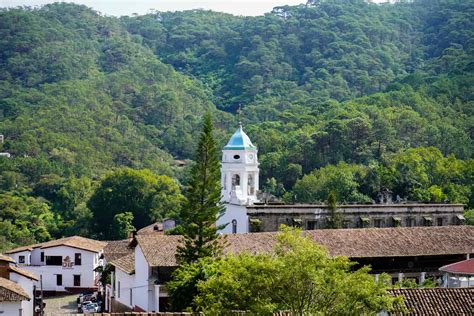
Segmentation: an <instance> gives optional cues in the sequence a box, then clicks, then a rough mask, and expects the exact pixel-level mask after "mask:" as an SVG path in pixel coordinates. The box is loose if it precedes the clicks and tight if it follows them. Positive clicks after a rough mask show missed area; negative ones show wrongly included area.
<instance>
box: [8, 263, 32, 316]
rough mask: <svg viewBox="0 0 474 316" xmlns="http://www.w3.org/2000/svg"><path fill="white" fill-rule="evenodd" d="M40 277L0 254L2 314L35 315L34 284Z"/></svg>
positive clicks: (12, 315)
mask: <svg viewBox="0 0 474 316" xmlns="http://www.w3.org/2000/svg"><path fill="white" fill-rule="evenodd" d="M35 281H38V277H37V276H36V275H34V274H33V273H31V272H28V271H25V270H23V269H21V268H19V267H17V266H16V265H15V261H14V260H13V259H11V258H10V257H7V256H4V255H2V254H0V315H9V316H10V315H11V316H15V315H20V316H33V310H34V307H33V297H34V293H33V286H34V285H33V284H34V282H35Z"/></svg>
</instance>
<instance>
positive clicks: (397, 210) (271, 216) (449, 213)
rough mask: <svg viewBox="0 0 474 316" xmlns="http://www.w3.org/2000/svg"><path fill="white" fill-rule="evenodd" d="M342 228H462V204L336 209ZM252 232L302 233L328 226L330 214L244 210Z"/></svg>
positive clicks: (321, 208) (279, 208)
mask: <svg viewBox="0 0 474 316" xmlns="http://www.w3.org/2000/svg"><path fill="white" fill-rule="evenodd" d="M337 212H338V213H339V214H341V216H342V219H343V225H342V226H343V228H362V227H397V226H400V227H409V226H446V225H461V224H463V214H464V205H462V204H388V205H377V204H371V205H339V206H338V208H337ZM247 214H248V216H249V224H250V226H249V228H250V231H251V232H255V231H262V232H270V231H277V230H278V228H279V227H280V225H282V224H284V225H287V226H297V227H301V228H302V229H305V230H311V229H323V228H327V226H328V219H329V218H330V211H329V209H328V207H327V206H325V205H252V206H247Z"/></svg>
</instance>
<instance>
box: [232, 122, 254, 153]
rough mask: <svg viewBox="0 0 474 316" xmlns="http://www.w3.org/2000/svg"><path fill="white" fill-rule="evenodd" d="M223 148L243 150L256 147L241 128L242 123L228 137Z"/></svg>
mask: <svg viewBox="0 0 474 316" xmlns="http://www.w3.org/2000/svg"><path fill="white" fill-rule="evenodd" d="M224 149H228V150H244V149H257V147H255V146H254V144H252V142H251V141H250V138H249V137H248V136H247V134H245V132H244V130H243V129H242V125H240V126H239V128H238V129H237V130H236V131H235V133H234V135H232V137H231V138H230V140H229V142H228V143H227V145H225V147H224Z"/></svg>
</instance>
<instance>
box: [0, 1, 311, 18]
mask: <svg viewBox="0 0 474 316" xmlns="http://www.w3.org/2000/svg"><path fill="white" fill-rule="evenodd" d="M56 1H58V0H56ZM56 1H49V0H0V7H16V6H24V5H27V6H39V5H43V4H46V3H52V2H56ZM65 2H75V3H80V4H85V5H87V6H88V7H92V8H94V9H95V10H97V11H100V12H102V13H105V14H108V15H117V16H120V15H131V14H132V13H138V14H145V13H148V12H149V11H150V9H155V10H159V11H180V10H189V9H210V10H214V11H220V12H228V13H232V14H235V15H262V14H263V13H265V12H269V11H271V10H272V8H273V7H277V6H282V5H286V4H288V5H297V4H300V3H306V0H253V1H252V0H195V1H192V0H155V1H153V0H129V1H126V0H71V1H65Z"/></svg>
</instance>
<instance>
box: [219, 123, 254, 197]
mask: <svg viewBox="0 0 474 316" xmlns="http://www.w3.org/2000/svg"><path fill="white" fill-rule="evenodd" d="M258 174H259V168H258V160H257V147H255V146H254V145H253V144H252V142H251V141H250V138H249V137H248V136H247V134H245V132H244V130H243V128H242V124H241V123H239V127H238V128H237V131H236V132H235V133H234V134H233V135H232V137H231V138H230V140H229V142H228V143H227V145H225V147H224V149H223V150H222V167H221V177H222V178H221V182H222V201H223V202H227V203H230V204H237V205H249V204H253V203H254V202H256V201H257V191H258Z"/></svg>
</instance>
